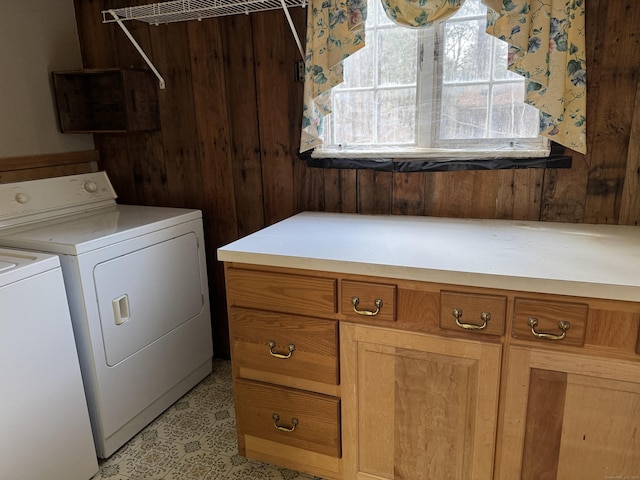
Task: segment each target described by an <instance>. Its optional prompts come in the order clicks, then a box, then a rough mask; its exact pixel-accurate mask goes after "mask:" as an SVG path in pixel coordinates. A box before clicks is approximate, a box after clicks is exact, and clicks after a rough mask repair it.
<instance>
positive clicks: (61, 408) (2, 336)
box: [0, 248, 98, 480]
mask: <svg viewBox="0 0 640 480" xmlns="http://www.w3.org/2000/svg"><path fill="white" fill-rule="evenodd" d="M0 365H1V366H0V385H2V400H1V401H0V406H1V408H0V478H3V479H13V480H41V479H43V478H52V479H53V478H65V479H69V480H88V479H89V478H91V477H92V476H93V475H94V474H95V473H96V472H97V471H98V461H97V458H96V451H95V448H94V445H93V437H92V434H91V425H90V423H89V412H88V410H87V401H86V399H85V395H84V389H83V386H82V378H81V376H80V365H79V363H78V354H77V353H76V346H75V343H74V338H73V331H72V329H71V318H70V316H69V307H68V305H67V298H66V295H65V290H64V283H63V280H62V271H61V269H60V262H59V260H58V257H56V256H53V255H47V254H42V253H32V252H25V251H19V250H9V249H4V248H1V249H0Z"/></svg>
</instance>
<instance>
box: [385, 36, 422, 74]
mask: <svg viewBox="0 0 640 480" xmlns="http://www.w3.org/2000/svg"><path fill="white" fill-rule="evenodd" d="M417 35H418V33H417V31H416V30H412V29H409V28H393V29H389V28H387V29H384V30H378V55H379V56H380V57H381V58H384V59H385V61H384V62H379V63H378V84H379V85H415V83H416V68H417V51H418V50H417V48H418V38H417Z"/></svg>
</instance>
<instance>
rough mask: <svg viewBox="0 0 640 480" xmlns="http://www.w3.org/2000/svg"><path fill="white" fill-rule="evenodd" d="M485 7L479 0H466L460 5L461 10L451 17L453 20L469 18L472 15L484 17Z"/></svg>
mask: <svg viewBox="0 0 640 480" xmlns="http://www.w3.org/2000/svg"><path fill="white" fill-rule="evenodd" d="M486 12H487V7H485V6H484V5H482V4H481V3H480V1H479V0H467V1H466V2H464V3H463V4H462V8H460V10H458V12H457V13H456V14H455V15H454V16H453V18H461V17H470V16H474V15H486Z"/></svg>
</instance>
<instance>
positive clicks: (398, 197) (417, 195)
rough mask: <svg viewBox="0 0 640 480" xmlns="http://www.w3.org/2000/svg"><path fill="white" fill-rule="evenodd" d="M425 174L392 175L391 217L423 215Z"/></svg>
mask: <svg viewBox="0 0 640 480" xmlns="http://www.w3.org/2000/svg"><path fill="white" fill-rule="evenodd" d="M426 176H427V174H426V173H423V172H412V173H394V174H393V191H392V195H393V202H392V206H391V213H392V214H393V215H424V209H425V202H424V197H425V184H426Z"/></svg>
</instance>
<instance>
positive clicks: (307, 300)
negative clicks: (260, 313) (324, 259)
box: [226, 268, 337, 317]
mask: <svg viewBox="0 0 640 480" xmlns="http://www.w3.org/2000/svg"><path fill="white" fill-rule="evenodd" d="M226 282H227V302H228V304H229V305H230V306H239V307H248V308H257V309H261V310H271V311H274V312H287V313H299V314H302V315H308V316H318V317H320V316H324V315H334V314H335V313H336V304H337V301H336V280H335V279H333V278H320V277H307V276H304V275H289V274H283V273H271V272H261V271H254V270H240V269H236V268H228V269H227V271H226Z"/></svg>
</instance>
